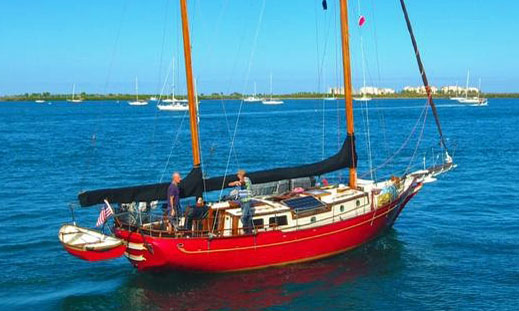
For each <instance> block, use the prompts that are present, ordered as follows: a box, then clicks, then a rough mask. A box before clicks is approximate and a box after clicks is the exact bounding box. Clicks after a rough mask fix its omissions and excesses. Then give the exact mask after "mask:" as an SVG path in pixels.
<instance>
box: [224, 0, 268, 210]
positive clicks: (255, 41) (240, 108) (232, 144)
mask: <svg viewBox="0 0 519 311" xmlns="http://www.w3.org/2000/svg"><path fill="white" fill-rule="evenodd" d="M265 3H266V1H265V0H263V2H262V5H261V10H260V14H259V17H258V24H257V26H256V33H255V35H254V42H253V46H252V50H251V54H250V57H249V66H248V68H247V74H246V77H245V81H247V80H248V78H249V75H250V71H251V67H252V60H253V58H254V52H255V50H256V44H257V42H258V36H259V32H260V26H261V24H262V22H263V14H264V12H265ZM246 86H247V83H246V82H245V85H244V89H245V87H246ZM242 107H243V100H241V101H240V107H239V109H238V116H237V117H236V123H235V125H234V133H233V136H232V140H231V150H229V156H228V158H227V165H226V167H225V173H224V175H223V176H224V178H223V180H222V189H221V190H220V195H219V197H222V193H223V189H225V177H226V176H227V173H228V171H229V164H230V161H231V152H232V150H233V148H234V145H235V141H236V133H237V131H238V124H239V121H240V114H241V110H242ZM217 213H218V212H217Z"/></svg>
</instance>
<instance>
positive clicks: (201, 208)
mask: <svg viewBox="0 0 519 311" xmlns="http://www.w3.org/2000/svg"><path fill="white" fill-rule="evenodd" d="M208 211H209V207H208V206H207V205H205V202H204V199H203V198H201V197H200V198H198V200H197V201H196V205H195V206H192V207H190V208H189V209H188V210H187V211H186V225H185V229H186V230H193V220H202V219H205V218H207V213H208ZM197 229H198V228H195V230H197Z"/></svg>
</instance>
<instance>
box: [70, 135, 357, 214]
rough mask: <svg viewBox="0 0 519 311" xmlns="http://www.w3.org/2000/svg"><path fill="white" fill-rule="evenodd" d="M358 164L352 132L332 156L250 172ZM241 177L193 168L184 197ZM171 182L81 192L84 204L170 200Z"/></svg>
mask: <svg viewBox="0 0 519 311" xmlns="http://www.w3.org/2000/svg"><path fill="white" fill-rule="evenodd" d="M347 167H349V168H353V167H357V154H356V152H355V138H354V136H348V137H346V139H345V140H344V143H343V145H342V148H341V150H340V151H339V152H338V153H336V154H335V155H333V156H331V157H330V158H328V159H325V160H323V161H320V162H316V163H312V164H305V165H300V166H295V167H286V168H274V169H269V170H263V171H257V172H252V173H247V176H248V177H249V178H250V180H251V181H252V183H253V184H262V183H266V182H273V181H279V180H285V179H292V178H299V177H310V176H320V175H323V174H326V173H330V172H334V171H337V170H340V169H343V168H347ZM235 180H237V177H236V176H235V175H234V174H233V175H228V176H220V177H213V178H208V179H203V178H202V170H201V168H200V167H197V168H193V169H192V170H191V172H189V174H188V175H187V176H186V177H185V178H184V179H183V180H182V181H181V182H180V185H179V188H180V197H181V198H187V197H199V196H202V194H203V192H204V191H206V192H207V191H214V190H220V189H222V186H223V187H224V188H227V187H228V184H229V182H232V181H235ZM169 185H170V183H169V182H167V183H159V184H149V185H141V186H132V187H124V188H113V189H101V190H93V191H85V192H82V193H80V194H79V196H78V198H79V203H80V204H81V206H83V207H86V206H92V205H95V204H101V203H103V200H105V199H107V200H108V201H109V202H115V203H130V202H151V201H155V200H166V197H167V191H168V187H169Z"/></svg>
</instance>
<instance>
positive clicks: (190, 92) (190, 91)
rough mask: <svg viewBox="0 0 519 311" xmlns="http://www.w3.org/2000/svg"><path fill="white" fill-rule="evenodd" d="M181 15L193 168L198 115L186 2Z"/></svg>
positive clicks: (183, 0)
mask: <svg viewBox="0 0 519 311" xmlns="http://www.w3.org/2000/svg"><path fill="white" fill-rule="evenodd" d="M180 10H181V14H182V35H183V38H184V59H185V65H186V83H187V100H188V104H189V123H190V129H191V149H192V151H193V167H195V168H197V167H200V142H199V140H198V113H197V104H196V102H195V90H194V83H193V68H192V66H191V42H190V39H189V21H188V15H187V4H186V0H180Z"/></svg>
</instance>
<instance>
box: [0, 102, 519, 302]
mask: <svg viewBox="0 0 519 311" xmlns="http://www.w3.org/2000/svg"><path fill="white" fill-rule="evenodd" d="M438 104H439V106H440V107H439V109H438V110H439V114H440V117H441V120H442V125H443V130H444V132H445V134H446V136H447V137H448V138H449V145H451V146H453V149H454V147H455V149H456V150H455V154H454V159H455V162H457V163H458V164H459V167H458V168H457V169H456V170H454V171H453V172H451V173H449V174H447V175H446V176H445V177H443V178H441V179H440V180H439V181H438V182H437V183H433V184H429V185H427V186H426V187H424V189H423V190H422V192H421V193H420V194H419V195H417V196H416V197H415V199H413V201H411V202H410V203H409V204H408V206H407V208H406V210H404V212H403V213H402V215H401V217H400V218H399V220H398V221H397V223H396V224H395V227H394V228H393V229H392V230H390V231H389V232H387V233H386V234H385V235H384V236H382V237H380V238H379V239H377V240H375V241H373V242H371V243H369V244H367V245H365V246H363V247H361V248H359V249H357V250H354V251H352V252H349V253H347V254H343V255H340V256H336V257H333V258H330V259H326V260H321V261H317V262H313V263H306V264H298V265H292V266H287V267H282V268H275V269H267V270H261V271H256V272H249V273H236V274H224V275H201V274H194V275H193V274H182V273H176V272H168V273H161V274H149V273H139V272H137V271H135V270H134V269H133V268H132V267H131V265H130V264H129V263H128V262H127V260H126V259H124V258H119V259H116V260H112V261H107V262H99V263H87V262H83V261H80V260H79V259H76V258H75V257H72V256H70V255H68V254H67V253H66V252H65V251H64V250H63V248H62V246H61V245H60V243H59V241H58V239H57V231H58V229H59V227H60V225H61V224H62V223H64V222H68V221H70V212H69V207H68V206H69V204H70V203H76V196H77V194H78V192H79V191H80V190H86V189H96V188H102V187H111V186H124V185H133V184H140V183H150V182H157V181H160V180H161V178H162V179H163V181H166V180H168V179H169V176H170V174H171V172H173V171H174V170H179V171H181V172H183V173H187V172H188V171H189V169H190V163H191V160H190V156H191V155H190V151H189V148H190V136H189V127H188V120H187V117H185V115H184V114H183V113H168V112H158V111H157V110H156V108H155V107H154V106H153V105H150V106H147V107H130V106H128V105H126V103H123V102H121V103H116V102H112V103H101V102H94V103H83V104H80V105H73V104H67V103H53V104H52V105H47V104H44V105H42V104H34V103H0V146H1V147H2V148H0V168H1V170H0V182H1V185H2V187H0V198H2V213H3V217H1V218H0V233H1V234H2V236H3V237H4V238H3V241H2V243H1V244H0V245H1V247H0V305H1V306H2V309H3V310H32V309H36V308H38V309H40V310H421V311H424V310H517V309H518V308H519V267H518V259H519V241H518V240H519V239H518V236H519V204H518V202H519V195H518V192H519V174H518V173H517V170H518V167H519V159H518V157H519V135H518V130H519V100H517V99H496V100H490V103H489V106H488V107H465V106H459V105H456V104H453V102H450V101H446V100H443V101H442V100H439V101H438ZM369 105H370V109H369V119H370V127H369V129H370V132H371V147H372V154H373V165H374V166H378V165H380V164H382V163H383V162H384V160H385V159H386V158H387V157H388V156H390V155H391V154H392V153H394V152H395V151H396V150H398V149H399V147H400V145H401V144H402V143H403V142H404V140H406V137H407V136H408V134H409V133H410V131H411V130H412V129H413V127H414V126H415V124H418V126H417V128H418V131H417V132H416V134H417V135H415V136H413V138H412V139H410V142H409V145H408V146H407V147H405V148H403V149H402V151H401V152H400V153H399V154H398V156H396V157H395V159H394V161H391V162H390V163H389V164H388V165H387V166H386V167H384V168H382V169H380V170H379V171H377V174H376V176H374V177H376V178H383V177H384V176H388V175H390V174H392V173H400V172H403V171H405V169H406V168H407V167H408V165H409V163H412V164H413V165H416V166H413V167H414V168H417V166H420V165H421V163H422V159H423V157H424V156H425V157H426V161H427V162H428V164H430V163H432V162H433V161H434V159H435V157H436V156H437V155H438V153H437V151H438V144H437V143H438V141H437V134H436V131H435V128H434V122H433V120H432V115H431V114H430V113H429V114H428V116H427V122H426V123H425V131H424V134H423V142H422V144H421V146H420V147H419V148H418V149H416V152H415V145H416V142H417V139H416V138H417V137H418V136H419V134H420V129H421V127H422V123H416V120H417V118H418V117H419V115H420V113H421V112H422V108H423V106H424V101H423V100H383V101H373V102H372V103H370V104H369ZM341 106H342V105H341ZM357 108H358V107H357ZM239 109H240V105H239V102H236V101H229V102H225V103H223V102H220V101H213V102H205V103H204V102H203V103H202V104H201V118H200V131H201V134H200V136H201V141H202V146H203V150H202V156H203V162H204V163H203V164H204V167H205V171H206V173H207V174H208V175H209V176H216V175H219V174H222V173H223V172H224V171H225V170H226V167H227V163H229V165H228V171H229V172H230V173H232V172H234V171H236V169H237V168H238V167H242V168H245V169H248V170H254V169H258V168H269V167H276V166H283V165H292V164H301V163H307V162H313V161H317V160H320V159H322V158H323V157H327V156H329V155H331V154H333V153H334V152H335V151H336V150H337V149H338V144H340V142H342V139H343V138H344V130H343V129H344V127H345V125H344V116H343V114H344V111H343V110H342V109H340V108H339V109H338V108H337V106H336V104H335V103H333V102H332V103H326V104H325V105H324V110H323V103H322V102H320V101H312V100H300V101H298V100H291V101H286V103H285V104H284V105H282V106H276V107H267V106H263V105H259V104H251V105H244V106H243V107H242V110H241V113H239V114H238V111H239ZM238 115H239V116H240V117H239V119H238V118H237V116H238ZM355 116H356V124H355V126H356V133H357V140H358V153H359V157H360V163H359V170H360V171H361V174H362V172H365V171H366V170H367V168H368V167H369V165H368V161H367V159H368V157H367V153H368V152H367V148H366V141H367V140H366V136H365V133H366V129H367V128H366V126H365V124H366V122H365V121H363V120H365V112H364V111H363V110H361V109H356V110H355ZM237 120H238V125H237V128H238V130H237V131H236V136H235V139H234V143H235V146H236V149H235V151H233V152H229V151H230V142H231V139H232V136H233V133H234V127H235V125H236V122H237ZM338 126H339V129H340V132H339V133H338ZM323 133H324V140H323ZM413 155H414V157H413ZM411 160H413V161H411ZM345 175H347V174H346V172H339V173H338V174H335V176H334V177H337V178H342V177H344V176H345ZM369 177H370V176H369V175H367V176H366V178H369ZM98 212H99V210H98V209H97V208H90V209H76V217H77V219H78V222H79V223H80V224H83V225H85V226H94V224H95V221H96V218H97V214H98Z"/></svg>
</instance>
